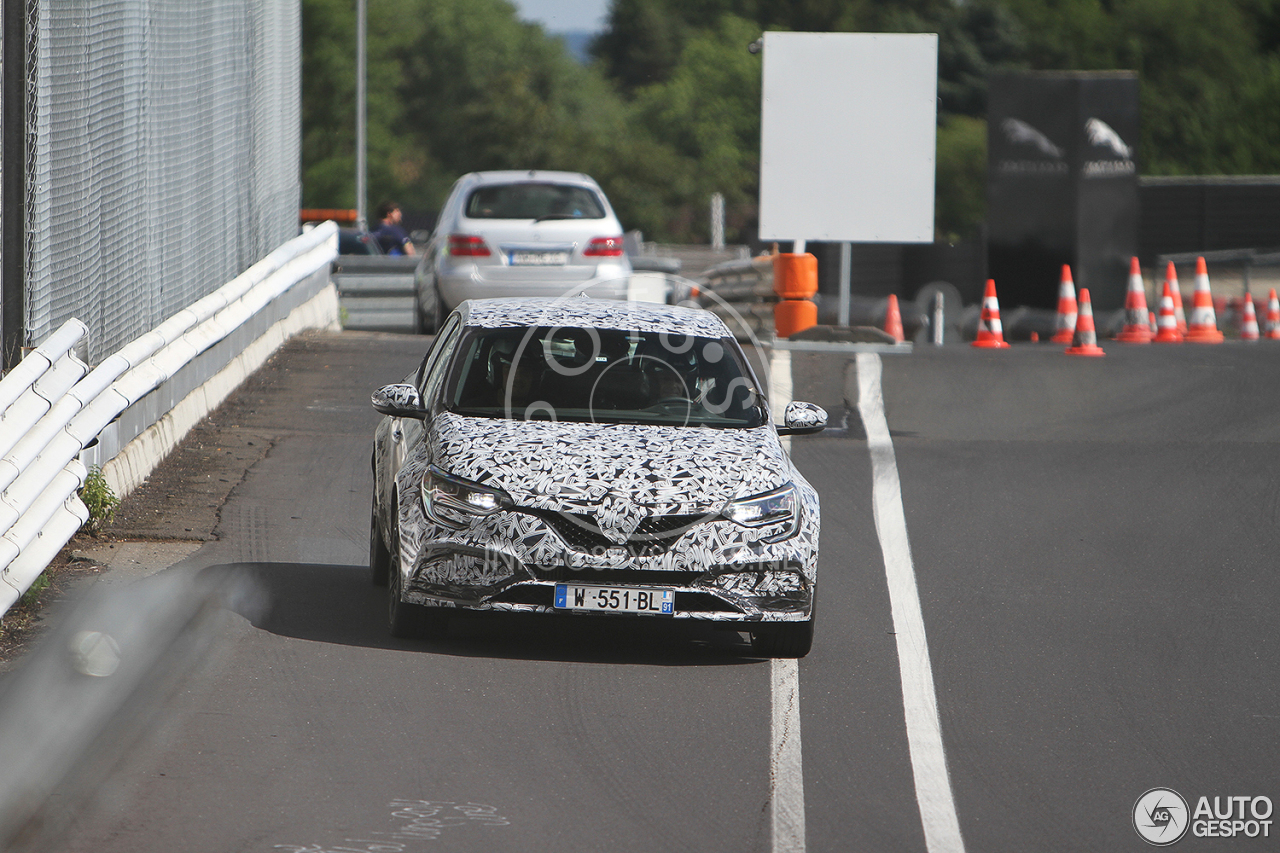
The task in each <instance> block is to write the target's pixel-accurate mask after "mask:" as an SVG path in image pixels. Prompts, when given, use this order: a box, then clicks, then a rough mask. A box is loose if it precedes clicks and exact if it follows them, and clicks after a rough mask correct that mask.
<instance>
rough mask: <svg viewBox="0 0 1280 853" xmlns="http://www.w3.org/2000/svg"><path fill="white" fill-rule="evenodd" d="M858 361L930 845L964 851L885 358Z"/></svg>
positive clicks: (937, 850) (944, 851) (914, 767)
mask: <svg viewBox="0 0 1280 853" xmlns="http://www.w3.org/2000/svg"><path fill="white" fill-rule="evenodd" d="M857 365H858V412H859V413H860V414H861V415H862V424H863V426H864V427H865V428H866V431H867V449H868V450H869V451H870V452H871V470H872V506H873V511H874V515H875V522H876V534H877V535H878V536H879V537H880V549H881V551H882V552H883V554H884V568H885V575H886V576H887V578H888V581H889V601H890V605H891V607H892V610H893V629H894V631H895V632H896V634H895V637H896V639H897V641H898V669H899V672H900V674H901V677H902V702H903V707H904V710H905V711H906V720H907V744H908V747H909V748H910V751H911V771H912V774H913V775H914V777H915V786H916V801H917V803H918V804H919V806H920V820H921V822H922V823H923V824H924V840H925V846H926V847H927V848H928V850H929V853H963V851H964V841H963V839H961V837H960V820H959V817H958V816H957V815H956V805H955V799H954V797H953V796H952V791H951V777H950V775H949V774H948V772H947V757H946V753H945V752H944V751H943V748H942V725H941V723H940V721H939V720H938V698H937V694H936V692H935V690H934V686H933V669H932V667H931V666H930V663H929V646H928V643H927V642H926V641H925V635H924V615H923V613H922V612H921V609H920V593H919V590H918V589H917V588H916V573H915V567H914V565H913V564H912V561H911V543H910V541H909V540H908V538H907V519H906V514H905V512H904V511H903V508H902V483H901V481H900V480H899V478H898V462H897V458H896V457H895V456H894V452H893V441H892V439H891V438H890V436H889V422H888V420H887V419H886V417H885V412H884V397H883V395H882V393H881V385H880V376H881V362H880V357H879V356H878V355H876V354H875V353H858V360H857Z"/></svg>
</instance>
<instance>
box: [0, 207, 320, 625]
mask: <svg viewBox="0 0 1280 853" xmlns="http://www.w3.org/2000/svg"><path fill="white" fill-rule="evenodd" d="M336 255H337V226H336V225H334V224H333V223H326V224H325V225H321V226H319V227H317V228H314V229H312V230H310V231H308V232H306V233H304V234H302V235H301V236H299V237H297V238H295V239H293V240H290V241H289V242H288V243H286V244H285V245H283V246H281V247H280V248H278V249H276V250H275V251H274V252H272V253H271V254H269V255H268V256H267V257H265V258H263V259H262V260H261V261H259V262H258V263H256V264H254V265H253V266H252V267H250V268H249V269H247V270H245V272H243V273H241V274H240V275H239V276H237V277H236V278H234V279H232V280H231V281H230V282H228V283H227V284H225V285H223V286H222V287H221V288H219V289H218V290H216V291H214V292H213V293H211V294H209V295H208V296H206V297H204V298H203V299H201V300H199V301H198V302H196V303H194V304H193V305H191V306H189V307H187V308H185V309H183V310H182V311H179V312H178V313H177V314H175V315H174V316H172V317H170V318H169V319H168V320H166V321H165V322H164V323H161V324H160V325H159V326H157V327H156V328H155V329H153V330H151V331H150V332H147V333H146V334H144V335H142V336H140V337H138V338H136V339H135V340H133V341H132V342H130V343H129V344H127V345H126V346H125V347H124V348H122V349H121V350H119V351H118V352H116V353H114V354H113V355H111V356H109V357H107V358H106V359H105V360H103V362H102V363H101V364H99V365H98V366H97V367H96V368H94V369H93V370H92V371H89V370H88V367H87V366H86V365H84V364H83V363H82V362H80V361H79V360H78V359H77V358H76V357H75V356H74V355H73V354H71V349H72V347H74V346H75V344H76V343H77V342H78V341H79V340H80V339H81V338H83V337H84V335H85V333H86V332H87V328H86V327H85V325H84V324H83V323H81V322H80V321H79V320H75V319H72V320H69V321H67V323H65V324H64V325H63V326H62V327H61V328H60V329H59V330H58V331H56V332H55V333H54V334H53V335H51V336H50V337H49V338H48V339H47V340H46V341H45V342H44V343H43V344H42V345H41V346H40V347H37V348H36V349H35V350H34V351H33V352H32V353H31V354H30V355H28V357H27V358H26V359H24V360H23V361H22V363H21V364H19V365H18V367H16V368H15V369H14V370H12V371H10V373H9V375H7V376H6V377H5V378H4V379H3V380H0V404H2V405H3V413H2V414H0V454H2V455H0V614H3V613H5V612H6V611H8V609H9V608H10V607H11V606H13V603H14V602H15V601H17V600H18V598H19V597H21V595H22V594H23V593H24V592H26V590H27V589H28V588H29V587H30V586H31V583H32V582H33V581H34V580H35V579H36V578H37V577H38V576H39V575H40V573H41V572H42V571H44V568H45V567H46V566H47V565H48V564H49V561H50V560H52V559H53V557H54V555H55V554H57V552H58V550H59V549H60V548H62V546H63V545H65V544H66V543H67V541H68V540H70V538H71V537H72V536H73V535H75V532H76V531H77V530H78V529H79V528H80V526H81V525H82V524H83V523H84V522H85V520H86V519H87V518H88V510H87V509H86V508H85V506H84V504H83V502H82V501H81V500H80V498H79V497H78V495H77V490H78V489H79V488H80V486H81V485H83V483H84V480H85V476H86V474H87V472H86V470H85V466H84V464H83V463H82V462H81V461H80V454H81V452H82V451H83V450H84V449H85V447H86V445H88V444H90V443H91V442H92V441H93V440H94V439H95V438H96V436H97V435H98V433H99V432H101V431H102V430H103V429H104V428H105V427H106V426H107V425H108V424H109V423H110V422H111V421H112V420H113V419H115V418H116V417H117V416H119V415H120V414H121V413H122V412H123V411H124V410H125V409H127V408H128V407H129V406H131V405H133V404H134V403H136V402H137V401H138V400H140V399H141V398H142V397H143V396H145V395H146V394H147V393H149V392H150V391H152V390H153V389H155V388H157V387H158V386H159V385H160V384H161V383H163V382H165V381H166V380H167V379H169V378H170V377H172V376H173V375H174V374H175V373H176V372H177V371H178V370H180V369H181V368H182V367H183V366H184V365H186V364H188V363H189V362H190V361H191V360H192V359H194V358H196V357H197V356H198V355H200V354H201V353H203V352H205V351H206V350H208V349H209V348H210V347H213V346H214V345H215V344H218V343H219V342H221V341H222V340H224V339H225V338H227V337H228V336H229V335H231V334H232V333H233V332H235V331H236V330H237V329H239V328H240V327H241V326H242V325H244V324H245V323H246V322H247V321H248V320H249V319H250V318H252V317H253V316H254V315H255V314H257V313H258V312H259V311H261V310H262V309H263V308H264V307H266V306H267V305H269V304H270V303H271V302H272V301H273V300H275V299H276V298H277V297H279V296H281V295H282V294H284V293H285V292H286V291H288V290H289V288H291V287H292V286H293V285H295V284H297V283H298V282H301V281H303V280H305V279H307V278H308V277H310V276H311V275H312V274H313V273H315V272H316V271H317V270H319V269H323V268H326V267H327V266H328V264H329V262H330V261H332V260H333V258H334V257H335V256H336ZM28 363H30V366H28Z"/></svg>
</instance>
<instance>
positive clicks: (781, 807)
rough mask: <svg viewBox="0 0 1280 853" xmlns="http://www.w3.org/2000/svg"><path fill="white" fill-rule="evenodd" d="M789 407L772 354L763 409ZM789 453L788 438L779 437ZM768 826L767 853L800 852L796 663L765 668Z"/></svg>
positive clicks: (782, 354)
mask: <svg viewBox="0 0 1280 853" xmlns="http://www.w3.org/2000/svg"><path fill="white" fill-rule="evenodd" d="M790 402H791V353H789V352H787V351H786V350H774V351H773V353H772V356H771V358H770V360H769V404H770V407H771V408H772V409H773V411H774V418H775V420H776V419H778V417H779V416H780V415H781V414H782V413H783V412H784V411H786V408H787V404H788V403H790ZM779 441H781V442H782V447H783V449H784V450H786V451H787V453H788V454H790V453H791V437H790V436H781V437H780V438H779ZM769 683H770V704H771V708H772V715H771V720H770V725H769V741H770V743H769V821H770V824H771V826H772V833H773V844H772V848H771V849H772V851H773V853H804V845H805V838H804V766H803V764H802V762H801V753H800V662H799V661H797V660H795V659H784V658H774V659H773V660H772V661H770V663H769Z"/></svg>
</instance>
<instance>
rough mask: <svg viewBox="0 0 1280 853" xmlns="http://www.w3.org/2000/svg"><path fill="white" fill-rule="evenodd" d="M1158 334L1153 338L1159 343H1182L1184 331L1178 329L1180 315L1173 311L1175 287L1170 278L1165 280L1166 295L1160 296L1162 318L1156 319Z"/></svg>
mask: <svg viewBox="0 0 1280 853" xmlns="http://www.w3.org/2000/svg"><path fill="white" fill-rule="evenodd" d="M1156 326H1157V330H1156V336H1155V337H1154V338H1152V340H1153V341H1155V342H1156V343H1158V344H1180V343H1182V332H1181V331H1179V330H1178V316H1177V315H1176V314H1175V313H1174V311H1173V288H1171V287H1170V286H1169V280H1168V279H1165V282H1164V295H1162V296H1161V297H1160V319H1159V320H1157V321H1156Z"/></svg>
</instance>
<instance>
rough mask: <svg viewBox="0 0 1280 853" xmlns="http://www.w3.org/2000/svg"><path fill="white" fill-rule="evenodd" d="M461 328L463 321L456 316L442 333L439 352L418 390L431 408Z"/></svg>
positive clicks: (424, 404)
mask: <svg viewBox="0 0 1280 853" xmlns="http://www.w3.org/2000/svg"><path fill="white" fill-rule="evenodd" d="M461 330H462V322H461V321H460V320H459V319H458V318H457V317H456V316H455V317H453V318H451V319H450V321H449V322H448V323H447V324H446V325H445V328H444V330H443V331H442V332H441V333H440V346H439V347H437V348H436V349H437V352H436V353H435V354H434V355H433V357H432V359H431V363H430V364H428V365H427V369H426V372H425V374H424V376H423V380H422V383H421V384H420V385H419V386H418V390H419V391H420V392H421V393H422V405H423V406H425V407H426V408H428V409H430V408H431V404H432V402H433V400H434V398H435V394H436V391H437V390H439V388H440V380H441V379H443V378H444V374H445V371H446V370H447V369H448V367H449V361H450V359H451V357H452V356H453V350H454V349H455V348H456V347H457V345H458V337H459V336H460V334H461Z"/></svg>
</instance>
